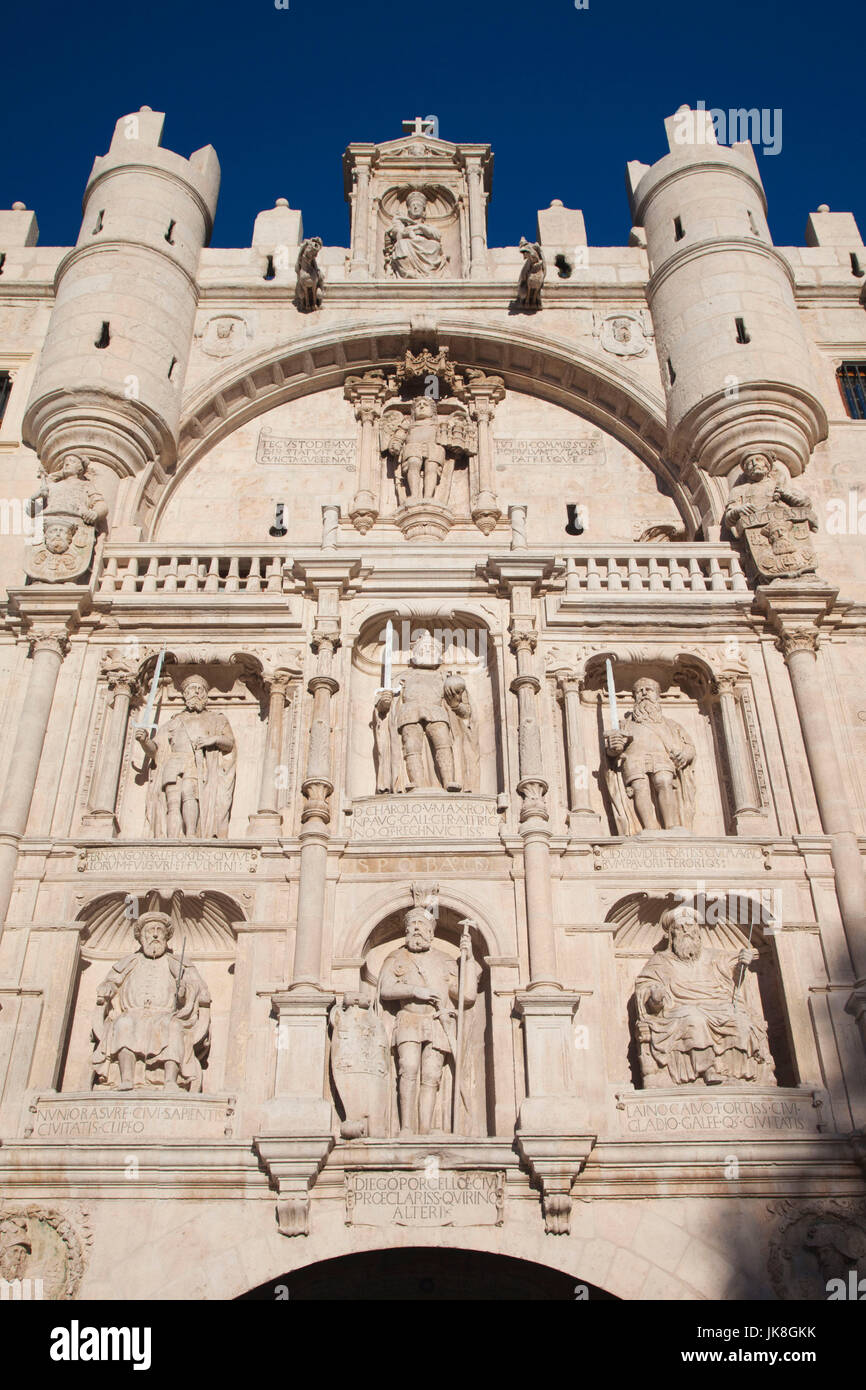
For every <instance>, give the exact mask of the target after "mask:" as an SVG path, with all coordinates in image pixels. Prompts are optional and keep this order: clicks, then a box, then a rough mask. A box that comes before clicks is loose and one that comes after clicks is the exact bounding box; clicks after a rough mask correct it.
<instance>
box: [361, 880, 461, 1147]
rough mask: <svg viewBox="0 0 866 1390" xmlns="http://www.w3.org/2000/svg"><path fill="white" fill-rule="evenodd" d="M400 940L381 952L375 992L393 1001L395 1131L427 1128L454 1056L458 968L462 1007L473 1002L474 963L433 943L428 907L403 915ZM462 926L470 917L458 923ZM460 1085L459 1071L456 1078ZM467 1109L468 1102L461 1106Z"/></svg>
mask: <svg viewBox="0 0 866 1390" xmlns="http://www.w3.org/2000/svg"><path fill="white" fill-rule="evenodd" d="M404 923H405V931H406V942H405V945H403V946H398V948H397V950H396V951H392V952H391V954H390V955H389V956H388V957H387V958H386V960H385V962H384V964H383V966H382V972H381V975H380V977H379V998H380V999H381V1001H382V1002H383V1003H384V1004H397V1005H398V1006H399V1009H398V1013H397V1024H396V1027H395V1029H394V1036H393V1043H394V1046H395V1048H396V1051H397V1093H398V1101H399V1109H400V1137H401V1138H404V1137H406V1136H411V1135H413V1134H429V1133H430V1132H431V1130H432V1128H433V1117H434V1110H435V1106H436V1100H437V1097H438V1095H439V1089H440V1085H441V1082H442V1074H443V1068H444V1065H445V1060H446V1058H448V1057H453V1058H455V1059H456V1057H457V1004H458V1001H459V999H460V974H459V972H460V969H463V970H464V971H465V976H464V979H463V982H462V983H463V988H462V998H463V1006H464V1009H469V1008H471V1007H472V1005H473V1004H474V1003H475V1000H476V997H477V993H478V978H479V974H480V971H479V968H478V966H477V965H476V964H475V962H474V960H472V958H471V956H469V955H468V953H467V952H461V960H462V966H460V967H458V963H457V961H456V960H455V959H454V958H453V957H452V956H449V955H446V954H445V952H444V951H440V950H438V949H437V948H436V947H435V946H434V945H433V938H434V932H435V926H436V923H435V918H434V916H433V914H432V912H430V910H429V909H428V908H425V907H422V906H420V905H419V904H418V903H417V902H416V905H415V907H412V908H410V909H409V911H408V912H407V913H406V916H405V918H404ZM462 925H463V926H464V928H465V929H466V931H468V928H469V926H470V925H471V923H468V922H466V923H463V924H462ZM456 1085H457V1087H458V1088H459V1087H460V1077H459V1076H458V1077H457V1079H456ZM467 1109H468V1107H467Z"/></svg>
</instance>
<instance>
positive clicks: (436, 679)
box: [373, 628, 479, 792]
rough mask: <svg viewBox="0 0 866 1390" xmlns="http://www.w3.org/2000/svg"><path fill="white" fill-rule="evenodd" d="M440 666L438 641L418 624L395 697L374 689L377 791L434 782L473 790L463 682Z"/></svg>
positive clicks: (474, 738)
mask: <svg viewBox="0 0 866 1390" xmlns="http://www.w3.org/2000/svg"><path fill="white" fill-rule="evenodd" d="M440 666H441V649H440V645H439V643H438V642H437V640H436V638H435V637H434V636H433V634H432V633H431V632H430V631H428V630H427V629H426V628H422V629H421V630H420V631H419V632H417V633H416V634H415V636H414V639H413V642H412V649H411V652H410V656H409V670H408V671H407V672H406V674H405V675H404V676H403V677H402V681H401V685H400V690H399V694H398V695H397V698H396V699H395V698H394V694H393V692H392V691H390V690H380V691H378V692H377V694H376V704H375V708H374V714H373V720H374V725H373V727H374V734H375V742H376V791H377V792H399V791H410V792H412V791H418V790H419V789H422V788H425V787H435V786H437V785H441V786H442V787H444V788H445V790H446V791H449V792H459V791H467V792H474V791H478V789H479V787H478V777H479V768H478V731H477V728H476V725H475V719H474V714H473V709H472V704H471V701H470V699H469V692H468V690H467V688H466V681H465V679H464V677H463V676H461V675H460V674H459V673H457V672H455V671H449V672H446V673H443V672H442V671H441V670H440ZM401 752H402V759H401V756H400V755H401ZM404 766H405V775H404Z"/></svg>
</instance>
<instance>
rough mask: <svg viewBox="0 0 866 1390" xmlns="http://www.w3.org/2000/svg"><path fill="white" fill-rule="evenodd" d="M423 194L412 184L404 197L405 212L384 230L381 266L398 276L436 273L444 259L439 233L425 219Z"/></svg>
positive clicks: (422, 277)
mask: <svg viewBox="0 0 866 1390" xmlns="http://www.w3.org/2000/svg"><path fill="white" fill-rule="evenodd" d="M426 213H427V196H426V194H424V193H422V192H421V189H420V188H413V190H412V192H411V193H410V194H409V196H408V198H407V199H406V213H405V215H402V214H398V215H397V216H396V217H395V218H394V220H393V222H392V223H391V226H390V227H389V228H388V230H387V231H386V233H385V244H384V259H385V268H386V269H387V270H389V271H390V272H391V274H392V275H396V276H397V278H398V279H400V280H425V279H427V277H428V276H431V275H439V274H441V272H442V271H443V270H444V269H445V266H446V265H447V263H448V257H447V256H446V255H445V252H444V250H443V249H442V237H441V235H440V233H439V231H438V229H437V228H436V227H434V226H433V225H432V224H431V223H429V222H427V221H426V220H425V218H426Z"/></svg>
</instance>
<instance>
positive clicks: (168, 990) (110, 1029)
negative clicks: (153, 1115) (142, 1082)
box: [91, 951, 211, 1091]
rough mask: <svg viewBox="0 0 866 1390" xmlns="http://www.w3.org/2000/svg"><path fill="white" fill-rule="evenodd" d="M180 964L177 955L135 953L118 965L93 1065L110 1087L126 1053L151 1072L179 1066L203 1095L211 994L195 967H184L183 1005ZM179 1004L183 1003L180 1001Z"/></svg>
mask: <svg viewBox="0 0 866 1390" xmlns="http://www.w3.org/2000/svg"><path fill="white" fill-rule="evenodd" d="M179 974H180V961H179V959H178V958H177V957H176V956H175V955H173V954H172V953H171V952H168V951H166V952H164V953H163V955H161V956H155V957H151V956H146V955H145V954H144V952H143V951H133V952H132V954H131V955H128V956H125V957H124V958H123V960H120V961H118V962H117V964H116V965H114V966H112V968H111V971H110V972H109V974H108V976H107V977H106V979H105V980H104V981H103V983H102V986H101V988H100V994H99V996H98V1002H97V1010H96V1016H95V1018H94V1024H93V1032H94V1036H95V1037H96V1046H95V1048H94V1051H93V1055H92V1058H91V1062H92V1065H93V1070H94V1071H95V1073H96V1075H97V1076H98V1077H99V1078H100V1080H102V1081H104V1082H106V1083H110V1081H111V1066H112V1063H113V1062H114V1061H115V1059H116V1057H117V1054H118V1053H119V1052H120V1051H121V1050H122V1049H128V1050H129V1051H130V1052H132V1053H134V1054H135V1056H136V1057H137V1058H139V1059H140V1060H142V1061H143V1062H144V1064H145V1069H146V1071H147V1070H148V1069H149V1070H152V1069H153V1068H154V1067H160V1066H163V1067H164V1065H165V1063H166V1062H175V1063H177V1066H178V1079H179V1080H180V1081H182V1082H185V1083H186V1084H187V1086H188V1088H189V1089H190V1090H191V1091H200V1090H201V1078H202V1072H201V1060H200V1056H201V1053H202V1052H203V1051H206V1039H207V1035H208V1033H209V1029H210V1002H211V1001H210V995H209V993H208V988H207V985H206V984H205V982H204V980H203V979H202V977H201V975H200V974H199V973H198V971H197V970H196V968H195V966H194V965H187V964H184V967H183V976H182V980H183V994H182V998H181V999H180V1000H177V992H178V976H179ZM176 1001H177V1002H176Z"/></svg>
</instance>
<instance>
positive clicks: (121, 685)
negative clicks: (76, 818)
mask: <svg viewBox="0 0 866 1390" xmlns="http://www.w3.org/2000/svg"><path fill="white" fill-rule="evenodd" d="M103 675H104V676H105V678H106V683H107V685H108V690H109V693H110V695H111V704H110V707H109V708H108V709H107V710H106V722H105V727H104V730H103V734H102V739H101V746H100V754H99V763H98V766H97V771H96V776H95V778H94V780H93V791H92V793H91V796H90V807H89V809H88V812H87V815H86V816H84V817H83V818H82V822H81V824H82V829H83V830H84V831H85V832H86V833H87V834H88V835H95V836H97V837H99V838H102V837H111V836H113V835H116V834H117V832H118V830H119V829H120V826H119V825H118V822H117V789H118V787H119V786H120V769H121V767H122V765H123V750H124V748H125V746H126V730H127V725H128V723H129V706H130V704H131V702H132V697H133V694H134V693H135V688H136V684H137V681H138V676H137V673H136V672H135V671H134V670H132V669H131V668H130V667H129V666H125V665H124V664H123V663H122V662H118V661H117V660H116V659H115V658H114V657H113V656H109V657H107V658H106V660H105V663H104V665H103Z"/></svg>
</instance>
